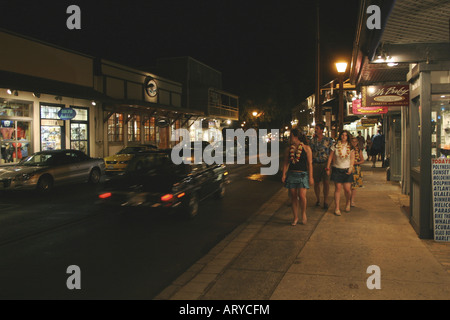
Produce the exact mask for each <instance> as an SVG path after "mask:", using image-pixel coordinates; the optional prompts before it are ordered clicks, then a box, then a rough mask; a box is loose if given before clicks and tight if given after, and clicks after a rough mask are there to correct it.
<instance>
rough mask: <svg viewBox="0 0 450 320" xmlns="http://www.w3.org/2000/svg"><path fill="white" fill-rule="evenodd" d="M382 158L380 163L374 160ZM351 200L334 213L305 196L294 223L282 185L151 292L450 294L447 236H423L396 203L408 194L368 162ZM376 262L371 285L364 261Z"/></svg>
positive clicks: (177, 296)
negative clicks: (303, 218) (443, 239)
mask: <svg viewBox="0 0 450 320" xmlns="http://www.w3.org/2000/svg"><path fill="white" fill-rule="evenodd" d="M378 165H380V163H378ZM363 171H364V174H365V177H364V180H365V186H364V188H361V189H358V191H357V192H358V193H357V198H356V201H355V202H356V207H354V208H352V210H351V212H350V213H347V212H345V211H344V205H345V200H344V198H343V195H342V200H341V212H342V216H340V217H338V216H335V215H334V214H333V212H334V203H333V202H334V201H332V198H333V192H334V185H332V186H331V188H330V201H329V202H330V203H331V205H330V208H329V209H328V211H325V210H324V209H322V208H320V207H315V196H314V191H313V189H310V190H309V191H308V193H307V196H308V209H307V213H308V224H307V225H301V224H300V225H297V226H291V225H290V223H291V220H292V213H291V208H290V207H289V206H288V202H289V200H288V195H287V191H286V189H284V188H281V189H280V191H279V192H278V193H277V194H275V195H274V196H273V197H272V199H269V200H268V201H267V202H265V203H264V205H263V206H262V207H261V208H260V210H259V211H258V212H257V213H256V214H255V215H254V216H252V217H251V218H250V219H249V220H248V221H247V222H246V223H245V224H243V225H241V226H240V227H238V228H237V229H235V230H234V232H232V233H231V234H230V235H228V236H227V237H226V238H225V239H224V240H223V241H222V242H221V243H219V244H218V245H217V246H216V247H215V248H214V249H212V250H211V251H210V252H209V253H208V254H207V255H206V256H205V257H203V258H202V259H200V260H199V261H198V262H197V263H195V264H194V265H193V266H192V267H191V268H190V269H189V270H187V271H186V272H185V273H184V274H183V275H182V276H180V277H179V278H178V279H177V280H175V281H174V282H173V283H172V284H171V285H170V286H169V287H167V288H166V289H165V290H164V291H162V292H161V293H160V294H159V295H158V296H157V297H156V298H155V299H156V300H306V299H320V300H322V299H324V300H325V299H326V300H332V299H344V300H350V299H420V300H425V299H445V300H448V299H450V244H449V243H436V242H434V241H432V240H421V239H419V238H418V236H417V234H416V233H415V231H414V230H413V228H412V227H411V225H410V223H409V220H408V218H407V217H406V215H405V213H404V212H402V210H401V206H402V205H406V206H407V205H408V204H409V202H408V197H407V196H404V195H402V194H401V192H400V187H399V186H398V184H397V183H393V182H387V181H386V173H385V170H384V169H382V168H375V169H372V168H370V164H365V165H364V168H363ZM371 265H376V266H378V267H379V268H380V271H381V272H380V283H381V289H373V290H370V289H368V287H367V284H366V283H367V280H368V278H369V277H370V276H371V275H372V274H368V273H367V268H368V267H369V266H371Z"/></svg>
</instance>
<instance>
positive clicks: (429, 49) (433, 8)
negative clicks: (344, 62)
mask: <svg viewBox="0 0 450 320" xmlns="http://www.w3.org/2000/svg"><path fill="white" fill-rule="evenodd" d="M370 5H378V6H379V7H380V9H381V12H382V14H383V13H384V16H383V15H382V17H381V18H382V21H383V22H384V24H383V25H382V28H381V29H380V30H376V29H375V30H369V29H368V28H367V26H366V21H367V19H368V16H369V15H368V14H367V13H366V10H367V7H368V6H370ZM449 17H450V1H448V0H397V1H376V0H362V1H361V7H360V12H359V18H358V26H357V32H356V37H355V42H354V47H353V55H352V63H351V67H350V81H351V83H353V84H357V85H368V84H371V83H379V82H384V83H386V82H404V81H406V79H407V73H408V72H409V64H410V63H418V62H427V63H434V62H437V61H448V60H450V45H449V39H450V32H449V30H450V21H449ZM379 58H381V59H384V62H385V63H374V62H375V61H376V60H377V59H379ZM386 62H391V63H396V64H397V65H395V66H391V67H390V66H388V65H387V63H386Z"/></svg>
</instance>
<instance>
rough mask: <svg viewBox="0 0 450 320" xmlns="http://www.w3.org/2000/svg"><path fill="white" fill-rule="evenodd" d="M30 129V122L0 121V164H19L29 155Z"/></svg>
mask: <svg viewBox="0 0 450 320" xmlns="http://www.w3.org/2000/svg"><path fill="white" fill-rule="evenodd" d="M30 127H31V125H30V122H26V121H14V120H1V121H0V143H1V154H0V160H1V161H0V163H2V164H3V163H14V162H19V161H20V160H22V159H23V158H26V157H27V156H28V155H29V153H30V152H29V151H30V150H29V149H30V140H31V139H30V137H31V130H30Z"/></svg>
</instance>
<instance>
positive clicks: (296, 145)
mask: <svg viewBox="0 0 450 320" xmlns="http://www.w3.org/2000/svg"><path fill="white" fill-rule="evenodd" d="M290 142H291V144H290V146H289V147H288V148H287V149H286V152H285V155H284V165H283V177H282V179H281V181H282V182H283V183H284V184H285V187H286V188H287V189H289V192H290V195H291V197H290V198H291V201H292V205H291V206H292V213H293V215H294V220H293V222H292V225H293V226H295V225H297V223H298V220H299V212H298V210H299V206H300V210H301V214H302V224H306V223H307V220H308V219H307V216H306V190H307V189H309V186H310V185H313V184H314V179H313V167H312V152H311V148H310V147H309V146H308V142H307V138H306V136H305V135H304V134H302V133H301V132H300V131H299V130H298V129H293V130H292V131H291V141H290ZM299 200H300V204H299Z"/></svg>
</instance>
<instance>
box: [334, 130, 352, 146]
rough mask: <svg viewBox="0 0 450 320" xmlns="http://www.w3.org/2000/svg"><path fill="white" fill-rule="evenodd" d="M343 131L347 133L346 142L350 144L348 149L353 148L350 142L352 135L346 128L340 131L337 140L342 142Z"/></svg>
mask: <svg viewBox="0 0 450 320" xmlns="http://www.w3.org/2000/svg"><path fill="white" fill-rule="evenodd" d="M344 133H346V134H347V143H348V145H349V146H350V149H353V145H352V142H351V140H352V138H353V135H352V134H351V133H350V132H349V131H348V130H343V131H342V132H341V133H339V137H338V139H337V141H341V142H342V135H343V134H344Z"/></svg>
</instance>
